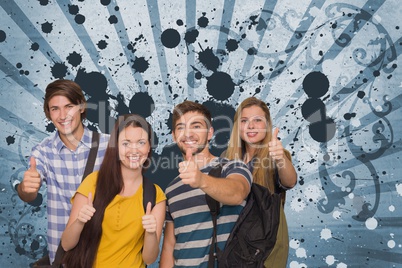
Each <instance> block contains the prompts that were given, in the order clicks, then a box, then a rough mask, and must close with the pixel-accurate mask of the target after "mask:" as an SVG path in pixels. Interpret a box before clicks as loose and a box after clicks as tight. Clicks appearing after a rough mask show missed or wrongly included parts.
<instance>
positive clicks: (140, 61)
mask: <svg viewBox="0 0 402 268" xmlns="http://www.w3.org/2000/svg"><path fill="white" fill-rule="evenodd" d="M132 67H133V69H134V70H135V72H139V73H143V72H145V71H146V70H147V69H148V67H149V62H148V61H147V60H145V58H144V57H139V58H137V57H135V60H134V64H133V66H132Z"/></svg>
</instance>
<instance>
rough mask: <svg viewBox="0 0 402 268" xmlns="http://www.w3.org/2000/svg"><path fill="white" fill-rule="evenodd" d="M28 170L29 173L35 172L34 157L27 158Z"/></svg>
mask: <svg viewBox="0 0 402 268" xmlns="http://www.w3.org/2000/svg"><path fill="white" fill-rule="evenodd" d="M29 165H30V167H29V170H30V171H36V160H35V157H33V156H31V158H29Z"/></svg>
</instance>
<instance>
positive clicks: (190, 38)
mask: <svg viewBox="0 0 402 268" xmlns="http://www.w3.org/2000/svg"><path fill="white" fill-rule="evenodd" d="M198 35H199V32H198V30H196V29H194V30H191V31H187V32H186V34H185V35H184V41H186V44H187V45H189V44H193V43H194V42H195V41H196V40H197V37H198Z"/></svg>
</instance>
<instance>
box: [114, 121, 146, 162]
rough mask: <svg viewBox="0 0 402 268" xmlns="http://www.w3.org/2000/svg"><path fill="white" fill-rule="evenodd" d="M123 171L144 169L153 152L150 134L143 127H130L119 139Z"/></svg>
mask: <svg viewBox="0 0 402 268" xmlns="http://www.w3.org/2000/svg"><path fill="white" fill-rule="evenodd" d="M118 143H119V158H120V162H121V167H122V169H130V170H133V169H142V166H143V164H144V162H145V161H146V160H147V158H148V154H149V152H150V150H151V145H150V144H149V139H148V133H147V132H146V131H145V130H144V129H142V128H141V127H134V126H128V127H126V128H124V129H123V130H122V131H121V132H120V134H119V138H118Z"/></svg>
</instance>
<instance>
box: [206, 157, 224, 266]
mask: <svg viewBox="0 0 402 268" xmlns="http://www.w3.org/2000/svg"><path fill="white" fill-rule="evenodd" d="M222 165H223V163H222V162H220V163H219V164H218V165H216V166H214V167H212V169H211V170H210V171H209V172H208V175H209V176H212V177H216V178H220V177H221V176H222ZM205 199H206V201H207V204H208V207H209V210H210V213H211V216H212V223H213V226H214V229H213V234H212V243H211V246H210V248H209V258H208V268H213V267H215V260H216V253H217V251H218V250H219V248H218V247H217V242H218V241H217V231H216V225H217V219H218V215H219V212H220V206H221V205H220V203H219V202H218V201H216V200H215V199H213V198H212V197H211V196H209V195H207V194H205Z"/></svg>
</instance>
